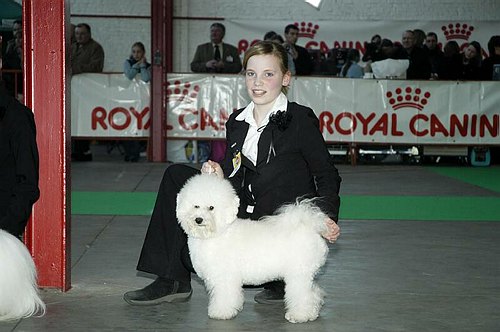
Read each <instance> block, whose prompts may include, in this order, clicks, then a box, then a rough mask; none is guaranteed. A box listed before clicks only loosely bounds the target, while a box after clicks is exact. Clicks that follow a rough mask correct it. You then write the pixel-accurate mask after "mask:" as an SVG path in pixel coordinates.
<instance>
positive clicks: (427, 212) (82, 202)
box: [71, 191, 500, 221]
mask: <svg viewBox="0 0 500 332" xmlns="http://www.w3.org/2000/svg"><path fill="white" fill-rule="evenodd" d="M155 199H156V193H153V192H133V193H130V192H83V191H76V192H73V193H72V203H71V204H72V207H71V208H72V214H80V215H137V216H149V215H151V212H152V210H153V206H154V202H155ZM341 199H342V205H341V211H340V218H341V219H358V220H384V219H385V220H436V221H500V208H498V206H500V198H498V197H456V196H455V197H449V196H365V195H343V196H342V197H341Z"/></svg>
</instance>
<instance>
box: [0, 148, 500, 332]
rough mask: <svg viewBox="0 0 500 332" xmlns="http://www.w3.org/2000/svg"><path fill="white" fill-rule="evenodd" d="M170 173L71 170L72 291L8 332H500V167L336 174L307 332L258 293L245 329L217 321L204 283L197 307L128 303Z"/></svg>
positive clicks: (105, 163)
mask: <svg viewBox="0 0 500 332" xmlns="http://www.w3.org/2000/svg"><path fill="white" fill-rule="evenodd" d="M166 165H167V164H161V163H148V162H145V161H140V162H138V163H125V162H123V161H122V159H121V157H113V156H110V155H105V154H103V155H96V154H95V155H94V161H93V162H74V163H72V165H71V168H72V178H71V182H72V186H73V187H72V216H71V275H72V288H71V289H70V290H69V291H68V292H65V293H63V292H61V291H59V290H55V289H43V290H42V291H41V296H42V298H43V300H44V301H45V303H46V304H47V314H46V315H45V316H44V317H40V318H37V317H32V318H29V319H23V320H19V321H13V322H8V323H0V331H2V332H3V331H16V332H18V331H37V332H40V331H341V332H342V331H356V332H359V331H370V332H372V331H418V332H423V331H453V332H458V331H478V332H484V331H492V332H493V331H500V309H499V308H500V287H499V280H500V279H499V275H500V264H499V262H500V167H499V166H498V165H493V166H490V167H486V168H473V167H466V166H448V167H446V166H421V165H419V166H410V165H358V166H350V165H345V164H342V165H337V167H338V169H339V172H340V175H341V177H342V186H341V192H340V194H341V199H342V205H341V213H340V226H341V229H342V235H341V237H340V239H339V240H338V241H337V243H335V244H332V245H329V247H330V252H329V255H328V259H327V263H326V265H325V266H324V267H323V268H322V269H321V272H320V274H319V275H318V276H317V281H318V283H319V285H320V286H321V287H322V288H323V289H324V290H325V291H326V294H327V296H326V298H325V304H324V306H323V308H322V310H321V312H320V317H319V318H318V319H317V320H316V321H314V322H309V323H305V324H291V323H289V322H288V321H286V319H285V318H284V314H285V311H284V307H283V305H264V304H258V303H256V302H254V300H253V297H254V295H255V294H256V293H257V292H258V291H260V290H261V289H259V288H248V289H245V304H244V307H243V310H242V311H241V312H240V313H239V314H238V316H236V318H234V319H232V320H228V321H217V320H212V319H210V318H208V316H207V304H208V297H207V294H206V291H205V288H204V286H203V283H202V282H201V280H200V279H199V278H197V277H196V275H193V281H192V287H193V295H192V297H191V299H190V301H189V302H186V303H177V304H169V303H165V304H161V305H157V306H151V307H136V306H130V305H128V304H127V303H125V301H123V299H122V297H123V293H125V292H126V291H129V290H134V289H138V288H142V287H144V286H145V285H147V284H149V283H150V282H151V281H152V279H151V277H152V276H148V275H139V274H138V273H137V271H136V270H135V267H136V263H137V259H138V256H139V253H140V250H141V246H142V243H143V240H144V235H145V232H146V228H147V226H148V222H149V215H150V213H151V211H152V208H153V204H154V200H155V197H156V191H157V189H158V186H159V183H160V180H161V177H162V175H163V171H164V169H165V167H166ZM0 273H1V270H0Z"/></svg>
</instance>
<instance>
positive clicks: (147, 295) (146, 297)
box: [123, 278, 193, 305]
mask: <svg viewBox="0 0 500 332" xmlns="http://www.w3.org/2000/svg"><path fill="white" fill-rule="evenodd" d="M192 293H193V290H192V289H191V284H189V283H184V282H180V281H177V280H172V279H165V278H157V279H156V280H155V281H153V283H151V284H150V285H148V286H146V287H144V288H143V289H139V290H136V291H131V292H127V293H125V294H124V295H123V299H124V300H125V302H127V303H128V304H131V305H156V304H160V303H163V302H170V303H175V302H186V301H188V300H189V298H190V297H191V294H192Z"/></svg>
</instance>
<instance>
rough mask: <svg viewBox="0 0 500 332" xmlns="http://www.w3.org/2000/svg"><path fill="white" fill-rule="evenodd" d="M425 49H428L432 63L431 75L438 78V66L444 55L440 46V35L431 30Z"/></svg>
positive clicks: (426, 39)
mask: <svg viewBox="0 0 500 332" xmlns="http://www.w3.org/2000/svg"><path fill="white" fill-rule="evenodd" d="M424 50H426V51H427V56H428V57H429V62H430V63H431V77H432V78H433V79H436V78H437V67H438V63H439V61H440V59H441V58H442V57H443V51H441V50H440V49H439V47H438V37H437V35H436V34H435V33H434V32H429V33H428V34H427V37H426V38H425V45H424Z"/></svg>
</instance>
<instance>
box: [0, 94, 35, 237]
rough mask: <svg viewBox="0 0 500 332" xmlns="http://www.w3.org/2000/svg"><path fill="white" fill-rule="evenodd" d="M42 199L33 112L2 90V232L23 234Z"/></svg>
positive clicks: (0, 126)
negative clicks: (35, 204) (34, 209)
mask: <svg viewBox="0 0 500 332" xmlns="http://www.w3.org/2000/svg"><path fill="white" fill-rule="evenodd" d="M39 196H40V191H39V189H38V149H37V145H36V129H35V119H34V116H33V113H32V112H31V111H30V110H29V109H28V108H27V107H25V106H24V105H22V104H21V103H19V102H18V101H17V100H16V99H14V98H13V97H10V96H7V95H5V94H3V93H2V92H1V91H0V229H3V230H5V231H7V232H9V233H11V234H12V235H15V236H19V235H21V234H22V233H23V232H24V228H25V227H26V224H27V222H28V219H29V216H30V214H31V207H32V205H33V204H34V203H35V202H36V201H37V200H38V197H39Z"/></svg>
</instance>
